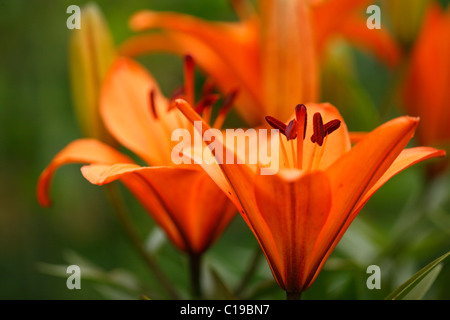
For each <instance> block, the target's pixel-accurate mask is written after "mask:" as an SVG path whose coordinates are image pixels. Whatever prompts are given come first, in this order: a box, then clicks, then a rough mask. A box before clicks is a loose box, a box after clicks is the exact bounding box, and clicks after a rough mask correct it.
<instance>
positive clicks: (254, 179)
mask: <svg viewBox="0 0 450 320" xmlns="http://www.w3.org/2000/svg"><path fill="white" fill-rule="evenodd" d="M175 103H176V105H177V107H178V108H179V109H180V110H181V111H182V112H183V113H184V114H185V115H186V117H187V118H188V119H190V120H191V121H201V118H200V117H199V116H198V115H197V114H196V113H195V111H194V110H193V109H192V108H191V107H190V106H189V104H188V103H187V102H185V101H184V100H181V99H178V100H176V101H175ZM266 119H267V121H268V122H269V124H270V125H271V126H272V127H274V128H276V129H279V133H278V134H274V135H273V136H272V138H271V139H276V140H279V141H280V144H279V146H280V148H279V149H280V150H279V157H280V161H279V163H280V168H279V170H278V172H276V173H275V171H274V173H275V174H273V175H262V174H260V171H259V169H261V167H260V168H259V169H258V165H251V164H248V165H242V164H237V163H236V162H235V163H222V164H221V162H218V163H217V164H216V165H215V166H214V165H203V166H204V168H205V171H207V172H208V174H209V175H210V176H211V177H212V178H213V179H214V180H215V181H216V182H217V184H218V185H219V186H220V187H221V188H222V190H224V192H225V193H227V194H228V195H229V196H230V199H232V200H233V202H234V203H235V204H236V206H237V207H238V208H239V211H240V213H241V215H242V217H243V219H244V220H245V221H246V223H247V224H248V226H249V227H250V229H251V230H252V231H253V233H254V235H255V237H256V238H257V240H258V242H259V244H260V246H261V248H262V250H263V251H264V254H265V256H266V258H267V261H268V263H269V265H270V268H271V270H272V273H273V276H274V278H275V279H276V281H277V283H278V284H279V286H280V287H281V288H282V289H283V290H285V291H286V293H287V297H288V298H298V297H299V296H300V295H301V293H302V292H303V291H305V290H306V289H308V288H309V287H310V286H311V284H312V283H313V282H314V280H315V279H316V277H317V276H318V274H319V272H320V270H321V269H322V267H323V265H324V264H325V262H326V260H327V258H328V257H329V256H330V254H331V253H332V251H333V249H334V248H335V247H336V245H337V244H338V242H339V240H340V239H341V237H342V236H343V235H344V233H345V231H346V230H347V228H348V227H349V226H350V224H351V222H352V221H353V219H354V218H355V217H356V215H357V214H358V213H359V212H360V210H361V209H362V207H363V206H364V205H365V204H366V202H367V201H368V200H369V199H370V197H371V196H372V195H373V194H374V193H375V192H376V191H377V190H378V189H379V188H380V187H381V186H382V185H383V184H384V183H385V182H386V181H388V180H389V179H390V178H391V177H393V176H394V175H395V174H397V173H399V172H400V171H402V170H403V169H405V168H407V167H409V166H411V165H413V164H415V163H417V162H420V161H423V160H425V159H429V158H432V157H437V156H443V155H444V154H445V152H444V151H442V150H436V149H433V148H429V147H416V148H411V149H404V148H405V146H406V145H407V143H408V141H409V140H410V139H411V138H412V136H413V135H414V130H415V128H416V126H417V124H418V121H419V120H418V119H417V118H411V117H406V116H404V117H400V118H396V119H394V120H391V121H389V122H387V123H385V124H383V125H381V126H379V127H378V128H376V129H375V130H373V131H372V132H370V133H368V134H366V135H364V136H362V137H361V139H360V141H359V142H358V143H357V144H356V145H354V146H353V147H351V144H350V138H349V133H348V132H347V128H346V125H345V123H344V122H343V119H342V118H341V116H340V114H339V113H338V111H337V110H336V108H334V107H333V106H332V105H330V104H308V105H307V107H305V106H304V105H298V106H297V107H296V109H295V115H294V117H293V118H292V120H291V121H290V122H289V123H283V122H282V121H279V120H278V119H276V118H273V117H266ZM202 129H203V131H206V130H208V126H207V124H206V123H203V125H202ZM261 140H262V139H261ZM262 141H265V140H262ZM260 143H261V142H260ZM223 148H224V150H225V151H224V152H233V151H229V150H228V151H227V149H226V148H225V146H224V147H223ZM272 152H276V150H272ZM235 156H237V157H239V154H235ZM222 174H223V175H224V176H225V177H226V179H223V177H222Z"/></svg>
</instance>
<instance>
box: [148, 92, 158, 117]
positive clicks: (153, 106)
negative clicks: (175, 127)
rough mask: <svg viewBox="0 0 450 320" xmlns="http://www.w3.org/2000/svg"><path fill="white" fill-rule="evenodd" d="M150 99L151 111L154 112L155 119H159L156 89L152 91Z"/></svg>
mask: <svg viewBox="0 0 450 320" xmlns="http://www.w3.org/2000/svg"><path fill="white" fill-rule="evenodd" d="M149 98H150V111H151V112H152V115H153V118H155V119H158V114H157V113H156V104H155V89H152V90H150V94H149Z"/></svg>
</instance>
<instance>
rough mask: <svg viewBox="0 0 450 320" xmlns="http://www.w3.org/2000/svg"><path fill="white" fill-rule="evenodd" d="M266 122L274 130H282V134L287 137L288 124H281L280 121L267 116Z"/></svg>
mask: <svg viewBox="0 0 450 320" xmlns="http://www.w3.org/2000/svg"><path fill="white" fill-rule="evenodd" d="M265 119H266V121H267V123H268V124H269V125H270V126H271V127H272V128H274V129H278V130H280V132H281V133H282V134H284V135H286V127H287V126H286V124H285V123H284V122H281V121H280V120H278V119H275V118H274V117H271V116H266V118H265Z"/></svg>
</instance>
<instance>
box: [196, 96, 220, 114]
mask: <svg viewBox="0 0 450 320" xmlns="http://www.w3.org/2000/svg"><path fill="white" fill-rule="evenodd" d="M217 100H219V95H217V94H209V95H207V96H204V97H203V98H201V99H200V101H199V102H198V103H197V105H196V106H195V111H196V112H197V113H198V114H202V113H203V111H204V110H205V109H207V108H210V107H212V106H213V105H214V103H216V102H217Z"/></svg>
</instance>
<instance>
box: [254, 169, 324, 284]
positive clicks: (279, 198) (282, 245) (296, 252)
mask: <svg viewBox="0 0 450 320" xmlns="http://www.w3.org/2000/svg"><path fill="white" fill-rule="evenodd" d="M289 171H293V172H294V174H293V175H292V174H289V175H287V174H285V173H286V172H285V171H282V172H280V173H279V174H277V175H270V176H261V175H257V177H256V180H255V197H256V202H257V204H258V208H259V213H255V214H253V213H250V212H249V214H248V218H249V220H251V221H252V222H253V221H255V220H256V219H258V218H259V217H260V216H261V217H262V218H263V219H264V220H265V222H266V224H267V226H268V230H270V232H271V237H270V238H272V237H273V238H275V239H277V241H276V244H277V247H278V252H279V256H278V257H277V256H276V253H274V254H269V255H268V261H269V263H270V264H271V265H273V264H275V266H277V267H281V272H282V274H281V275H279V274H275V273H274V276H275V278H276V279H277V282H278V283H279V285H280V286H281V287H282V288H283V289H284V290H285V291H287V292H301V291H303V287H304V284H305V283H304V281H305V278H306V272H304V271H305V266H306V265H308V264H309V259H310V257H311V253H312V250H313V247H314V243H315V242H314V241H311V240H313V239H317V238H318V236H319V233H320V231H321V230H322V227H323V225H324V224H325V221H326V219H327V217H328V213H329V210H330V207H331V190H330V184H329V181H328V177H327V176H326V174H325V173H323V172H321V171H317V172H312V173H308V174H306V175H301V173H300V171H298V170H289ZM295 172H297V173H298V174H295ZM288 173H290V172H288ZM255 228H257V227H255ZM257 231H260V230H259V229H258V228H257ZM261 231H262V232H260V236H261V237H262V239H260V240H261V242H264V240H265V239H266V238H268V235H266V234H265V232H264V231H265V230H261ZM273 259H277V260H273ZM275 266H272V269H275V268H276V267H275ZM302 271H303V272H302ZM280 276H281V278H280Z"/></svg>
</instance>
